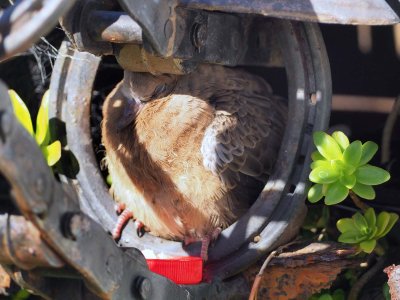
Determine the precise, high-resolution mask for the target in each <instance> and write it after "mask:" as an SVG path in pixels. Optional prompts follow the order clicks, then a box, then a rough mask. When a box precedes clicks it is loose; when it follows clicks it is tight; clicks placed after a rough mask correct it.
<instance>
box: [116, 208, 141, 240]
mask: <svg viewBox="0 0 400 300" xmlns="http://www.w3.org/2000/svg"><path fill="white" fill-rule="evenodd" d="M115 211H116V212H117V213H118V214H119V216H118V220H117V223H116V224H115V227H114V229H113V232H112V236H113V239H114V240H118V239H119V238H120V237H121V234H122V228H123V227H124V226H125V225H126V223H128V221H129V220H130V219H132V218H134V217H133V212H132V211H131V210H129V209H126V205H125V204H124V203H118V204H116V205H115ZM135 224H136V233H137V235H138V237H142V236H143V235H144V233H145V226H144V224H143V223H142V222H140V221H139V220H135Z"/></svg>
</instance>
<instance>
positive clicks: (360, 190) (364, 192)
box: [351, 182, 375, 200]
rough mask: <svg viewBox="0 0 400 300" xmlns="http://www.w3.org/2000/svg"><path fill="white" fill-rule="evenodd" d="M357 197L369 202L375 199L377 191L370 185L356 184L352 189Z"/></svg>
mask: <svg viewBox="0 0 400 300" xmlns="http://www.w3.org/2000/svg"><path fill="white" fill-rule="evenodd" d="M351 190H352V191H353V192H354V193H356V195H357V196H360V197H361V198H364V199H367V200H373V199H375V190H374V188H373V187H372V186H370V185H365V184H362V183H358V182H357V183H356V184H355V185H354V186H353V188H352V189H351Z"/></svg>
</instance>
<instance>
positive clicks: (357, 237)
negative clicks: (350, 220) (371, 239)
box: [338, 230, 366, 244]
mask: <svg viewBox="0 0 400 300" xmlns="http://www.w3.org/2000/svg"><path fill="white" fill-rule="evenodd" d="M365 238H366V237H365V236H364V235H362V234H361V233H360V232H359V231H357V230H354V231H346V232H343V233H342V234H341V235H340V236H339V238H338V241H339V242H341V243H346V244H358V243H359V242H361V241H364V240H365Z"/></svg>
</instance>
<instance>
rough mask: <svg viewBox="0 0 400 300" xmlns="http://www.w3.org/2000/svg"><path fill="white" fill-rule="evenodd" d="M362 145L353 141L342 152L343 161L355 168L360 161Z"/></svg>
mask: <svg viewBox="0 0 400 300" xmlns="http://www.w3.org/2000/svg"><path fill="white" fill-rule="evenodd" d="M361 149H362V143H361V142H360V141H354V142H352V143H351V144H350V146H348V147H347V148H346V150H345V151H344V152H343V161H344V162H345V163H346V164H350V165H353V166H357V165H358V163H359V162H360V159H361V152H362V150H361Z"/></svg>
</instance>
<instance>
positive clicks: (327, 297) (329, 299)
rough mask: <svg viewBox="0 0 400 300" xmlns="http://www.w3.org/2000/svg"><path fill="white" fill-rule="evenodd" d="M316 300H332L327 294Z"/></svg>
mask: <svg viewBox="0 0 400 300" xmlns="http://www.w3.org/2000/svg"><path fill="white" fill-rule="evenodd" d="M318 300H333V298H332V296H331V295H329V294H323V295H321V296H319V297H318Z"/></svg>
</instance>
